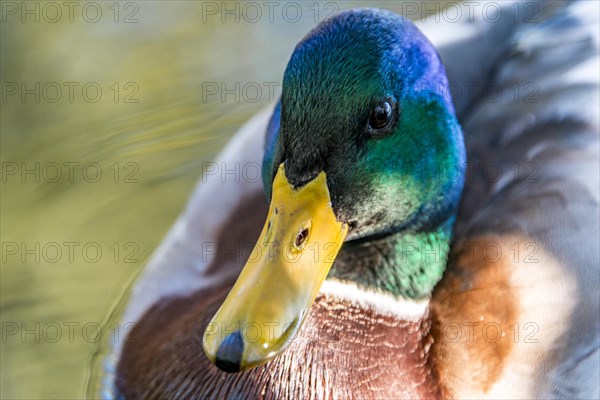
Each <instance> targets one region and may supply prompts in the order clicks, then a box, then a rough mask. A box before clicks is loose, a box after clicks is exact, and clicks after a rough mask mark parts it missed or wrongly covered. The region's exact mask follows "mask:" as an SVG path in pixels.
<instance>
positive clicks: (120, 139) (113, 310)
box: [0, 1, 401, 399]
mask: <svg viewBox="0 0 600 400" xmlns="http://www.w3.org/2000/svg"><path fill="white" fill-rule="evenodd" d="M48 4H50V3H47V2H35V1H28V2H5V1H2V2H1V12H2V14H1V16H0V17H1V21H2V22H1V42H0V45H1V57H0V75H1V76H0V78H1V81H2V103H1V107H2V108H1V115H0V131H1V153H0V155H1V160H2V182H1V189H2V192H1V200H2V201H1V217H2V218H1V237H2V238H1V239H2V267H1V270H0V272H1V276H0V278H1V287H0V289H1V296H0V306H1V319H2V340H1V343H0V345H1V356H2V357H1V364H0V366H1V370H2V372H1V379H0V385H1V388H0V395H1V397H2V398H6V399H9V398H18V399H23V398H32V399H33V398H35V399H39V398H82V397H84V396H85V388H86V383H87V382H88V378H89V377H91V379H90V382H92V389H91V393H96V392H95V391H94V388H95V385H96V383H95V382H96V381H97V378H98V376H99V375H101V370H100V369H98V368H97V365H98V361H99V360H100V359H101V358H102V355H103V354H104V351H105V345H104V343H105V342H106V338H107V336H108V335H111V334H112V333H113V332H114V330H111V326H113V325H112V324H113V323H114V322H115V321H117V320H118V314H119V311H120V309H121V307H119V305H122V304H124V302H125V301H126V294H127V288H128V285H129V283H130V282H131V281H132V280H133V279H134V278H135V276H136V274H137V273H138V272H139V270H140V268H141V267H142V266H143V265H144V263H145V262H146V261H147V259H148V257H149V256H150V254H151V253H152V251H153V249H154V248H155V247H156V246H157V244H158V243H159V242H160V240H161V238H162V237H163V236H164V234H165V233H166V232H167V230H168V228H169V226H170V225H171V224H172V222H173V221H174V219H175V217H176V216H177V214H178V213H179V212H180V210H181V209H182V207H183V206H184V204H185V201H186V199H187V197H188V196H189V195H190V193H191V191H192V189H193V187H194V185H195V182H196V180H197V179H198V177H199V176H200V175H201V173H202V166H203V163H204V162H207V161H209V160H211V159H212V158H213V157H214V156H215V155H216V153H217V152H218V151H219V150H220V149H221V148H222V147H223V146H224V145H225V143H226V142H227V140H228V139H229V138H230V137H231V136H232V134H233V133H234V132H235V131H236V129H237V128H239V127H240V125H241V124H242V123H243V122H244V121H245V120H247V119H248V118H249V117H250V116H251V115H252V114H253V113H255V112H256V111H258V110H259V109H261V108H262V107H264V106H265V105H266V104H268V103H269V102H270V101H271V100H272V99H271V98H270V94H271V93H269V88H273V89H274V91H275V93H278V92H279V89H280V87H279V82H280V80H281V76H282V73H283V69H284V67H285V64H286V62H287V59H288V58H289V55H290V54H291V52H292V50H293V46H294V45H295V43H296V42H297V40H298V39H300V38H301V37H302V36H303V35H304V34H305V33H306V32H307V31H308V30H309V29H310V28H311V27H312V26H314V25H315V24H316V22H318V21H320V20H322V19H323V18H325V17H326V16H327V15H329V14H331V13H332V12H334V11H337V10H340V9H343V8H350V7H355V6H358V5H360V3H357V2H346V3H343V4H342V3H335V2H320V3H316V2H303V3H301V4H302V7H301V8H300V10H301V11H300V13H301V15H298V9H297V7H296V6H295V5H296V4H299V3H294V4H295V5H294V6H293V7H291V8H289V7H288V8H287V9H285V10H284V7H285V6H286V3H279V2H275V3H273V4H274V5H268V4H267V3H264V2H258V3H253V4H254V5H256V6H258V7H256V6H255V7H254V9H253V8H251V7H249V6H246V5H245V4H244V3H234V2H230V3H228V6H227V7H229V8H228V9H229V10H233V12H232V13H230V14H224V13H223V12H222V11H223V10H222V9H221V7H223V6H224V5H223V3H222V2H204V3H202V2H197V1H174V2H166V1H148V2H137V3H135V2H126V1H125V2H121V3H115V2H112V1H99V2H88V3H79V2H75V3H72V4H74V5H73V6H67V5H64V3H62V2H58V3H52V4H57V5H58V8H59V10H57V7H56V6H52V5H50V6H48ZM90 4H91V5H90ZM236 4H237V6H236ZM369 5H373V3H369ZM379 5H380V6H384V7H386V8H392V9H398V8H399V7H400V5H401V3H397V2H396V3H391V2H390V3H387V2H386V3H381V4H379ZM24 7H27V8H26V9H25V8H24ZM69 7H73V8H69ZM269 7H273V8H272V9H269ZM257 9H258V10H260V12H261V15H260V16H259V15H258V14H257ZM98 10H100V11H99V12H100V14H98ZM59 12H60V15H59V14H58V13H59ZM223 19H225V21H223ZM23 20H24V21H23ZM236 82H237V85H238V86H237V87H236ZM222 85H225V86H224V87H223V86H222ZM215 88H217V92H216V93H215V94H210V93H212V92H214V91H215ZM223 88H224V89H227V90H230V91H231V90H233V92H230V94H225V93H223V92H222V89H223ZM257 88H259V89H260V90H261V93H259V92H258V90H257ZM211 91H212V92H211ZM231 93H233V94H231ZM236 97H237V98H236ZM99 327H102V328H103V331H102V332H103V335H99V334H98V328H99Z"/></svg>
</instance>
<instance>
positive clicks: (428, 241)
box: [204, 9, 464, 372]
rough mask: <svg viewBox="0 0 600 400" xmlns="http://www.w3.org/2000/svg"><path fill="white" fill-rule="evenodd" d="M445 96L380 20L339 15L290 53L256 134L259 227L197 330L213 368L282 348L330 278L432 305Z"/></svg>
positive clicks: (446, 219) (448, 217)
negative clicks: (260, 148)
mask: <svg viewBox="0 0 600 400" xmlns="http://www.w3.org/2000/svg"><path fill="white" fill-rule="evenodd" d="M448 88H449V87H448V81H447V78H446V74H445V71H444V67H443V65H442V63H441V61H440V58H439V56H438V55H437V53H436V51H435V49H434V48H433V46H432V45H431V43H430V42H429V41H428V40H427V39H426V38H425V36H423V34H422V33H421V32H420V31H419V30H418V29H417V28H416V27H415V26H414V25H413V24H412V23H411V22H410V21H408V20H406V19H404V18H402V17H400V16H398V15H395V14H393V13H390V12H387V11H382V10H375V9H359V10H351V11H347V12H343V13H340V14H338V15H336V16H334V17H333V18H331V19H329V20H326V21H324V22H323V23H321V24H320V25H318V26H317V27H316V28H315V29H313V30H312V31H311V32H310V33H309V34H308V35H307V36H306V37H305V38H304V39H303V40H302V41H301V42H300V43H299V44H298V45H297V46H296V48H295V50H294V52H293V54H292V56H291V59H290V61H289V63H288V65H287V68H286V70H285V74H284V78H283V90H282V96H281V100H280V102H279V104H278V105H277V107H276V108H275V111H274V113H273V116H272V119H271V122H270V125H269V128H268V132H267V140H266V146H265V156H264V162H263V183H264V187H265V191H266V193H267V197H268V198H269V199H270V209H269V213H268V216H267V221H266V222H265V225H264V228H263V230H262V233H261V235H260V238H259V239H258V242H257V243H256V246H255V248H254V251H253V252H252V254H251V255H250V257H249V259H248V261H247V263H246V265H245V267H244V269H243V270H242V272H241V274H240V276H239V278H238V280H237V282H236V283H235V285H234V286H233V288H232V289H231V292H230V293H229V295H228V297H227V299H226V300H225V302H224V303H223V305H222V306H221V308H220V309H219V310H218V311H217V313H216V315H215V316H214V318H213V319H212V321H211V323H210V324H209V326H208V327H207V329H206V332H205V335H204V350H205V353H206V355H207V356H208V358H209V359H210V360H211V361H212V362H213V363H215V364H216V365H217V366H218V367H219V368H221V369H223V370H225V371H230V372H233V371H240V370H244V369H248V368H251V367H253V366H256V365H259V364H262V363H265V362H267V361H268V360H270V359H271V358H273V357H275V356H276V355H277V354H279V353H281V352H282V351H284V350H285V349H286V348H287V347H288V345H289V344H290V343H291V342H292V341H293V339H294V337H295V335H296V333H297V332H298V329H299V327H300V326H301V324H302V322H303V320H304V318H305V317H306V315H307V313H308V310H309V308H310V306H311V304H312V302H313V301H314V300H315V298H316V296H317V294H318V292H319V290H320V288H321V285H322V284H323V281H324V280H325V279H326V277H328V276H329V277H333V278H337V279H341V280H345V281H353V282H354V283H355V284H356V285H358V286H360V287H363V288H365V289H368V290H376V291H382V292H387V293H389V294H390V295H392V296H401V297H406V298H412V299H423V298H427V297H428V296H429V295H430V293H431V291H432V289H433V287H434V285H435V284H436V283H437V281H438V280H439V279H440V278H441V275H442V273H443V270H444V268H445V263H446V256H447V252H448V248H449V245H448V243H449V240H450V233H451V228H452V222H453V219H454V214H455V212H456V208H457V204H458V201H459V198H460V194H461V191H462V186H463V170H464V168H463V165H464V144H463V138H462V132H461V129H460V126H459V124H458V122H457V120H456V117H455V115H454V109H453V106H452V102H451V99H450V96H449V91H448ZM382 243H385V246H384V247H385V248H387V249H390V251H389V252H388V253H387V254H384V255H383V257H379V259H377V260H370V261H368V262H367V263H366V264H365V263H364V262H359V261H356V260H359V259H360V253H361V252H364V251H365V249H367V248H368V246H370V245H376V246H379V247H381V244H382ZM436 246H437V247H436ZM426 252H429V253H432V252H434V253H436V252H437V254H434V257H429V258H427V257H425V258H424V257H423V255H424V253H426ZM341 260H345V261H344V262H343V261H341Z"/></svg>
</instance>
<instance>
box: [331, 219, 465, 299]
mask: <svg viewBox="0 0 600 400" xmlns="http://www.w3.org/2000/svg"><path fill="white" fill-rule="evenodd" d="M454 219H455V218H454V216H452V217H450V218H448V219H447V220H446V221H445V222H444V223H443V224H441V225H438V226H436V227H434V228H431V229H428V230H424V231H400V232H397V233H393V234H390V235H387V236H383V237H380V238H377V239H374V240H361V241H350V242H347V243H345V244H344V246H343V247H342V249H341V250H340V252H339V254H338V256H337V258H336V260H335V262H334V264H333V266H332V268H331V271H330V272H329V277H332V278H336V279H340V280H346V281H352V282H355V283H356V284H357V285H358V286H359V287H362V288H365V289H370V290H378V291H383V292H388V293H390V294H392V295H394V296H396V297H403V298H407V299H414V300H420V299H424V298H427V297H429V295H430V294H431V292H432V291H433V288H434V286H435V285H436V284H437V282H438V281H439V280H440V279H441V278H442V274H443V273H444V270H445V268H446V263H447V261H448V254H449V251H450V240H451V238H452V226H453V223H454Z"/></svg>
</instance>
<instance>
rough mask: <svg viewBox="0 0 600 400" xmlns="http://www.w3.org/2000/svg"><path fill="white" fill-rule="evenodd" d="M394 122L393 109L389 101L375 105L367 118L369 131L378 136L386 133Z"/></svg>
mask: <svg viewBox="0 0 600 400" xmlns="http://www.w3.org/2000/svg"><path fill="white" fill-rule="evenodd" d="M393 122H394V107H393V106H392V103H391V102H390V101H389V100H384V101H382V102H380V103H379V104H377V105H376V106H375V108H374V109H373V111H371V116H370V117H369V130H370V132H371V133H372V134H377V135H380V134H382V133H385V132H387V131H388V129H389V128H390V127H391V126H392V124H393Z"/></svg>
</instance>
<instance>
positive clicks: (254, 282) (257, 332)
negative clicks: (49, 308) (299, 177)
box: [204, 164, 348, 372]
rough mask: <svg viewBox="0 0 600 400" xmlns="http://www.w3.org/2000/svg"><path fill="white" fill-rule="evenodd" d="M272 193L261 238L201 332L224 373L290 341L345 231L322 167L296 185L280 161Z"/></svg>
mask: <svg viewBox="0 0 600 400" xmlns="http://www.w3.org/2000/svg"><path fill="white" fill-rule="evenodd" d="M272 193H273V194H272V198H271V205H270V209H269V214H268V216H267V221H266V222H265V226H264V227H263V230H262V233H261V235H260V238H259V239H258V242H257V243H256V245H255V246H254V249H253V251H252V253H251V255H250V257H249V259H248V261H247V262H246V265H245V266H244V269H243V270H242V272H241V274H240V276H239V278H238V280H237V282H236V283H235V285H234V286H233V288H232V289H231V291H230V292H229V295H228V296H227V298H226V299H225V302H224V303H223V305H222V306H221V308H219V310H218V311H217V313H216V314H215V316H214V317H213V319H212V321H211V322H210V324H209V325H208V327H207V329H206V331H205V333H204V352H205V353H206V355H207V356H208V358H209V359H210V360H211V362H213V363H214V364H215V365H217V366H218V367H219V368H221V369H222V370H224V371H228V372H236V371H242V370H245V369H248V368H252V367H254V366H256V365H259V364H263V363H265V362H267V361H269V360H270V359H272V358H273V357H275V356H276V355H277V354H279V353H281V352H282V351H283V350H285V349H286V348H287V347H288V346H289V345H290V344H291V343H292V342H293V340H294V338H295V336H296V333H297V332H298V329H299V328H300V325H301V324H302V322H303V321H304V318H305V317H306V315H307V313H308V310H309V308H310V306H311V304H312V303H313V301H314V300H315V297H316V296H317V294H318V292H319V289H320V288H321V285H322V283H323V281H324V280H325V277H326V276H327V273H328V272H329V269H330V268H331V265H332V264H333V261H334V259H335V257H336V255H337V253H338V251H339V250H340V247H341V246H342V243H343V242H344V239H345V238H346V234H347V232H348V227H347V225H346V224H344V223H341V222H339V221H337V220H336V218H335V215H334V213H333V209H332V208H331V199H330V197H329V190H328V189H327V180H326V177H325V172H321V173H320V174H319V176H318V177H317V178H316V179H314V180H313V181H311V182H309V183H308V184H306V185H305V186H303V187H302V188H300V189H298V190H295V189H294V188H293V187H292V185H291V184H290V183H289V182H288V181H287V178H286V177H285V173H284V168H283V164H281V165H280V166H279V169H278V171H277V175H276V176H275V180H274V181H273V192H272Z"/></svg>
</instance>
